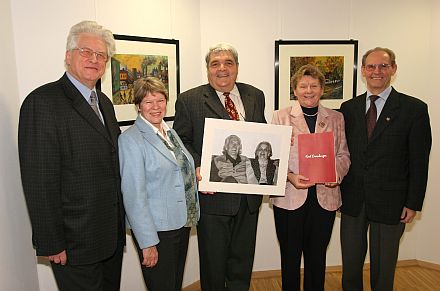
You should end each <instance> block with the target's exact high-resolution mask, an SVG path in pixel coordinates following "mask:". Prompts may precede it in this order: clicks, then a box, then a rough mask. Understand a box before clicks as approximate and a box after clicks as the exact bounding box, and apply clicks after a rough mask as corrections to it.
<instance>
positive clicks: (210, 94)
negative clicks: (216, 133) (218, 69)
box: [203, 85, 231, 119]
mask: <svg viewBox="0 0 440 291" xmlns="http://www.w3.org/2000/svg"><path fill="white" fill-rule="evenodd" d="M203 96H204V97H205V104H206V106H208V107H209V108H210V109H211V111H212V112H214V113H215V114H216V115H217V116H218V117H220V118H221V119H231V118H230V117H229V115H228V112H227V111H226V109H225V107H223V104H222V102H221V101H220V98H219V97H218V96H217V92H215V90H214V89H213V88H212V87H211V86H210V85H206V91H205V92H204V93H203Z"/></svg>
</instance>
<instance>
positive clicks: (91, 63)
mask: <svg viewBox="0 0 440 291" xmlns="http://www.w3.org/2000/svg"><path fill="white" fill-rule="evenodd" d="M114 52H115V42H114V38H113V34H112V33H111V31H109V30H107V29H104V28H103V27H102V26H100V25H98V24H97V23H96V22H93V21H83V22H80V23H78V24H76V25H74V26H73V27H72V28H71V30H70V33H69V36H68V38H67V47H66V55H65V67H66V73H65V74H64V75H63V76H62V77H61V79H59V80H58V81H55V82H52V83H48V84H46V85H43V86H41V87H39V88H37V89H35V90H34V91H32V92H31V93H30V94H29V95H28V96H27V97H26V99H25V100H24V102H23V104H22V106H21V111H20V123H19V134H18V135H19V136H18V147H19V154H20V168H21V178H22V183H23V190H24V195H25V198H26V202H27V206H28V211H29V216H30V220H31V224H32V242H33V244H34V247H35V249H36V254H37V256H42V257H46V258H48V259H49V261H50V263H51V265H52V270H53V273H54V275H55V279H56V282H57V285H58V288H59V290H72V291H78V290H82V291H84V290H90V291H98V290H99V291H104V290H105V291H107V290H119V286H120V278H121V265H122V254H123V248H124V244H125V231H124V229H125V227H124V208H123V204H122V199H121V190H120V177H119V160H118V142H117V139H118V136H119V134H120V129H119V126H118V123H117V121H116V117H115V112H114V109H113V105H112V103H111V101H110V99H108V98H107V96H105V95H104V94H103V93H102V92H100V91H98V90H97V89H96V87H95V85H96V82H97V81H98V80H99V79H100V78H101V77H102V75H103V74H104V72H105V67H106V63H107V61H108V60H109V59H110V58H111V56H112V55H113V53H114Z"/></svg>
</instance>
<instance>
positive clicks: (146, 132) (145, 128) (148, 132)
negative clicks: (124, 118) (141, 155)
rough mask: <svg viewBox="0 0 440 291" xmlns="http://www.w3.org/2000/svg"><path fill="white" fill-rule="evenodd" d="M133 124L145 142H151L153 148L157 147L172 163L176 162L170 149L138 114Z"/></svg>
mask: <svg viewBox="0 0 440 291" xmlns="http://www.w3.org/2000/svg"><path fill="white" fill-rule="evenodd" d="M135 126H136V127H137V128H138V129H139V131H140V132H141V134H142V137H143V138H144V141H145V142H146V143H149V144H151V146H153V147H154V148H156V149H157V151H158V152H160V153H161V154H162V155H163V156H165V157H166V158H167V159H169V160H170V161H172V162H173V163H174V164H177V161H176V159H175V158H174V157H173V155H172V154H171V152H170V150H169V149H168V148H167V147H166V146H165V144H164V143H163V141H162V139H161V138H160V137H159V136H158V135H157V134H156V133H155V132H154V130H153V129H152V128H151V127H150V126H149V125H148V124H146V123H145V121H143V120H142V119H141V118H140V117H139V116H138V117H137V119H136V121H135Z"/></svg>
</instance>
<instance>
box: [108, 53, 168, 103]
mask: <svg viewBox="0 0 440 291" xmlns="http://www.w3.org/2000/svg"><path fill="white" fill-rule="evenodd" d="M111 70H112V98H113V100H112V101H113V104H114V105H122V104H132V103H133V97H134V92H133V84H134V81H136V80H137V79H139V78H143V77H156V78H158V79H159V80H161V81H162V82H163V83H164V84H165V87H166V88H167V91H168V79H169V77H168V71H169V70H168V57H167V56H152V55H129V54H116V55H114V56H113V57H112V59H111Z"/></svg>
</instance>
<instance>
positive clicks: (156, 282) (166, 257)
mask: <svg viewBox="0 0 440 291" xmlns="http://www.w3.org/2000/svg"><path fill="white" fill-rule="evenodd" d="M190 231H191V228H189V227H182V228H179V229H176V230H169V231H159V232H157V234H158V236H159V240H160V241H159V244H157V245H156V248H157V252H158V253H159V259H158V261H157V264H156V266H154V267H152V268H147V267H145V266H143V265H142V261H143V260H144V256H143V254H142V249H141V248H140V247H139V244H138V242H137V240H136V237H135V236H134V234H133V233H132V235H133V240H134V242H135V245H136V248H137V250H138V255H139V260H140V263H141V269H142V275H143V277H144V281H145V285H146V286H147V288H148V290H149V291H165V290H167V291H180V290H182V281H183V271H184V269H185V262H186V254H187V251H188V242H189V235H190Z"/></svg>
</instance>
